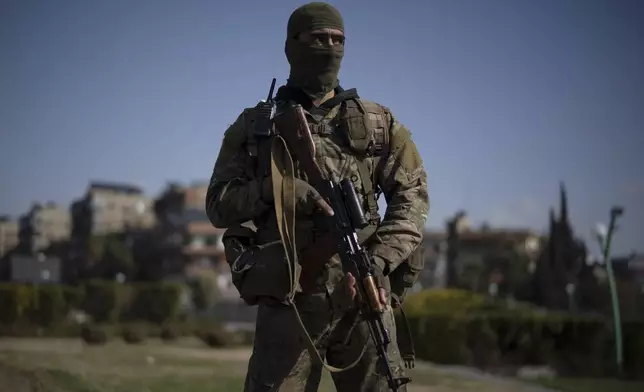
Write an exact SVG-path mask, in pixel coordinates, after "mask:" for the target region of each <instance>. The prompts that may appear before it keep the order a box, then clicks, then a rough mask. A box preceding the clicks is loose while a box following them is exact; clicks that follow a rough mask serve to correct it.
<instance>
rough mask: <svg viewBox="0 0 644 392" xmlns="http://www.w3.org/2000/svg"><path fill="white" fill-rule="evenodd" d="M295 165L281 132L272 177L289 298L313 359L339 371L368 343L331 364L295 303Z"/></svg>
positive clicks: (273, 152)
mask: <svg viewBox="0 0 644 392" xmlns="http://www.w3.org/2000/svg"><path fill="white" fill-rule="evenodd" d="M294 175H295V169H294V164H293V159H292V157H291V154H290V152H289V150H288V147H287V144H286V141H285V140H284V139H283V138H282V137H281V136H279V135H276V136H275V137H274V138H273V141H272V143H271V176H272V180H273V196H274V200H275V215H276V217H277V226H278V230H279V234H280V237H281V239H282V245H283V246H284V253H285V256H286V257H285V262H286V263H287V265H288V270H289V278H290V284H291V287H290V288H289V289H290V290H289V294H288V296H287V299H286V302H287V304H288V305H289V306H290V307H291V309H293V313H294V314H295V318H296V320H297V322H298V324H299V326H300V328H299V330H300V333H301V335H302V340H303V341H304V344H305V345H306V348H307V350H308V351H309V354H310V355H311V359H315V358H317V360H319V361H320V363H321V364H322V365H323V366H324V368H325V369H327V370H328V371H329V372H331V373H339V372H343V371H345V370H349V369H351V368H353V367H354V366H356V365H357V364H358V362H359V361H360V360H361V359H362V356H363V355H364V353H365V351H366V349H367V345H366V344H365V345H364V347H363V348H362V352H361V353H360V355H359V356H358V358H356V360H355V361H354V362H353V363H351V364H349V365H348V366H346V367H344V368H338V367H335V366H332V365H329V364H328V363H327V362H326V360H325V359H324V358H322V356H321V355H320V352H319V351H318V350H317V348H316V347H315V343H314V342H313V339H311V336H310V335H309V333H308V331H307V330H306V326H305V325H304V322H303V321H302V317H301V316H300V313H299V311H298V310H297V306H296V305H295V293H296V290H297V285H298V283H299V277H300V276H301V272H302V268H301V267H300V265H299V262H298V255H297V247H296V242H295V192H294V186H293V178H294Z"/></svg>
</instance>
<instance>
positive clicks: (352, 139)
mask: <svg viewBox="0 0 644 392" xmlns="http://www.w3.org/2000/svg"><path fill="white" fill-rule="evenodd" d="M342 105H343V112H342V115H341V116H340V121H339V124H338V126H339V128H340V131H341V132H340V134H342V135H345V137H346V141H347V143H348V145H349V149H350V150H351V151H352V152H354V153H356V154H357V155H358V156H361V157H364V156H366V155H370V156H381V155H385V154H386V153H387V147H388V144H389V127H388V124H387V122H386V114H385V111H384V110H383V109H382V108H381V107H380V106H376V105H373V104H368V107H367V106H365V103H363V102H362V101H360V100H358V99H352V100H347V101H345V102H343V103H342Z"/></svg>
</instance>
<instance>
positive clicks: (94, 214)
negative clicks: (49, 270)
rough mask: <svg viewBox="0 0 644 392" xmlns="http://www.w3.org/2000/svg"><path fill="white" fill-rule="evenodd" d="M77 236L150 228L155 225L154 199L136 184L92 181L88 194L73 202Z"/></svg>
mask: <svg viewBox="0 0 644 392" xmlns="http://www.w3.org/2000/svg"><path fill="white" fill-rule="evenodd" d="M71 213H72V235H73V236H74V237H75V238H79V239H80V238H87V237H89V236H96V235H106V234H111V233H119V232H123V231H128V230H140V229H148V228H151V227H153V226H154V224H155V222H156V217H155V214H154V201H153V199H152V198H150V197H148V196H146V195H145V194H144V193H143V191H142V190H141V189H140V188H138V187H136V186H132V185H127V184H117V183H104V182H92V183H90V184H89V186H88V187H87V191H86V192H85V196H84V197H83V198H81V199H80V200H77V201H75V202H74V203H72V207H71Z"/></svg>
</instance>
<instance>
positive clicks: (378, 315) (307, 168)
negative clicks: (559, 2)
mask: <svg viewBox="0 0 644 392" xmlns="http://www.w3.org/2000/svg"><path fill="white" fill-rule="evenodd" d="M273 123H274V124H275V127H276V129H277V133H278V134H279V136H281V137H282V138H283V139H284V141H285V142H286V145H287V146H288V150H289V152H290V153H291V155H292V156H293V158H294V160H296V161H297V162H298V165H299V167H300V169H302V170H303V171H304V173H305V174H306V176H307V178H308V182H309V183H310V184H311V185H312V186H313V187H314V188H315V189H316V190H317V191H318V192H319V193H320V195H321V196H322V197H323V198H324V199H325V201H326V202H327V203H328V204H329V205H330V206H331V208H333V212H334V215H333V216H330V217H329V216H327V217H325V218H324V219H325V221H324V226H325V228H326V229H328V234H327V235H326V236H325V237H326V241H325V242H326V243H325V245H328V248H327V250H329V251H330V252H326V253H327V255H328V256H329V257H330V256H331V255H333V254H334V253H338V254H339V256H340V259H341V260H342V265H343V268H344V269H345V271H347V272H351V274H353V276H354V277H355V278H356V286H357V290H356V291H357V296H358V299H359V301H358V302H359V303H360V312H361V314H362V316H363V317H364V319H365V321H366V322H367V324H368V326H369V333H370V335H371V339H373V342H374V343H375V346H376V350H377V352H378V357H379V361H380V365H381V366H382V368H383V369H385V372H386V377H387V383H388V385H389V388H390V389H391V390H392V391H398V388H400V387H401V386H403V385H405V384H407V383H409V382H411V378H409V377H400V378H396V377H394V374H393V371H392V369H391V366H390V364H389V360H388V359H389V358H388V355H387V348H388V346H389V344H390V343H391V338H390V335H389V331H388V330H387V328H385V324H384V322H383V318H382V312H383V310H384V307H383V305H382V304H381V303H380V293H379V289H378V285H377V284H376V277H375V276H374V264H373V260H372V259H371V257H370V256H369V254H368V253H367V252H366V250H365V249H364V248H363V247H362V246H361V245H360V242H359V240H358V235H357V232H356V230H357V229H360V228H364V227H365V226H366V225H367V220H366V219H365V216H364V212H363V211H362V207H361V206H360V202H359V199H358V195H357V194H356V191H355V189H354V187H353V184H352V182H351V181H350V180H349V179H346V178H345V179H342V180H341V181H340V182H339V183H336V182H334V181H332V180H330V179H326V178H325V176H324V174H323V172H322V170H321V169H320V167H319V166H318V164H317V162H316V160H315V156H316V154H315V144H314V143H313V139H312V138H311V132H310V130H309V126H308V122H307V120H306V117H305V115H304V111H303V109H302V106H301V105H290V104H289V105H282V106H281V107H280V108H279V109H278V110H277V112H275V115H274V117H273ZM278 219H280V218H279V217H278ZM316 252H317V255H311V257H310V258H309V257H307V256H306V255H303V257H302V260H303V261H304V263H305V265H303V266H302V270H303V271H302V273H303V274H304V273H305V272H306V270H307V269H308V270H316V268H315V266H314V265H311V264H316V262H315V261H314V260H313V259H317V262H318V263H319V261H320V260H321V261H323V262H324V261H325V260H328V258H326V259H325V257H327V255H324V256H321V255H320V252H319V250H317V251H316ZM321 253H325V252H321ZM314 256H317V257H314ZM310 267H311V268H310ZM300 281H301V280H300Z"/></svg>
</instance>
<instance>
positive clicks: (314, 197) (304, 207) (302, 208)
mask: <svg viewBox="0 0 644 392" xmlns="http://www.w3.org/2000/svg"><path fill="white" fill-rule="evenodd" d="M293 188H294V193H295V208H296V209H297V212H299V213H301V214H303V215H311V214H312V213H313V211H315V209H316V208H319V209H320V210H322V212H324V214H325V215H328V216H333V208H331V206H330V205H329V204H328V203H327V202H326V201H325V200H324V199H323V198H322V196H321V195H320V192H318V191H317V190H316V189H315V188H313V186H311V185H310V184H309V183H308V182H306V181H304V180H301V179H299V178H295V179H293ZM262 199H264V200H265V201H270V202H272V201H273V184H272V180H271V177H265V178H264V180H263V183H262Z"/></svg>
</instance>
